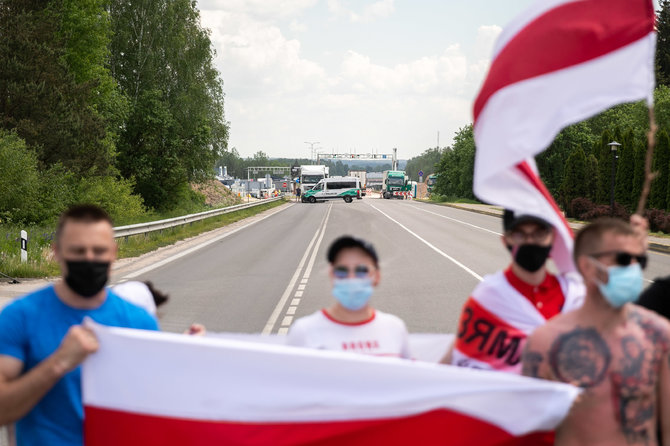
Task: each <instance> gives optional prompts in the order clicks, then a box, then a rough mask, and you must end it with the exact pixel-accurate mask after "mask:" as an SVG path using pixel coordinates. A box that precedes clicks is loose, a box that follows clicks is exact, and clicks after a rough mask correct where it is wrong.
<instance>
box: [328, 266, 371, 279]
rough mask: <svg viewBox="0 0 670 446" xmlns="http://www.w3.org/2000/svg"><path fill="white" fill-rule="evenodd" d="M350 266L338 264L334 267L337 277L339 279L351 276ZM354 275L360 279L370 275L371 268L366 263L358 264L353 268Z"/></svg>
mask: <svg viewBox="0 0 670 446" xmlns="http://www.w3.org/2000/svg"><path fill="white" fill-rule="evenodd" d="M349 272H350V270H349V268H347V267H346V266H336V267H335V268H333V273H334V274H335V277H336V278H338V279H346V278H347V277H349ZM352 272H353V275H354V277H357V278H359V279H361V278H364V277H368V275H369V274H370V268H368V267H367V266H366V265H357V266H356V267H354V269H353V271H352Z"/></svg>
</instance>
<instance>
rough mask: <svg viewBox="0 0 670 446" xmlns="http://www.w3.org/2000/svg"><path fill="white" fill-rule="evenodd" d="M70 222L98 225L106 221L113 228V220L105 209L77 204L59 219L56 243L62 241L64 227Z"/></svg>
mask: <svg viewBox="0 0 670 446" xmlns="http://www.w3.org/2000/svg"><path fill="white" fill-rule="evenodd" d="M68 221H80V222H84V223H98V222H100V221H106V222H108V223H109V224H110V225H112V226H113V223H112V218H111V217H110V216H109V214H108V213H107V212H105V210H104V209H102V208H101V207H100V206H96V205H94V204H77V205H74V206H71V207H70V208H68V209H67V210H66V211H65V212H63V213H62V214H61V215H60V217H59V218H58V226H57V227H56V242H58V240H60V236H61V234H62V233H63V227H65V224H66V223H67V222H68Z"/></svg>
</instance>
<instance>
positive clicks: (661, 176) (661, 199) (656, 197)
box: [649, 130, 670, 209]
mask: <svg viewBox="0 0 670 446" xmlns="http://www.w3.org/2000/svg"><path fill="white" fill-rule="evenodd" d="M657 139H658V142H657V144H656V148H655V149H654V158H653V161H652V170H653V171H654V172H657V174H658V176H657V177H656V178H655V179H654V181H653V182H652V183H651V192H650V193H649V207H650V208H652V209H667V207H668V206H667V203H668V202H667V197H668V178H670V175H669V171H670V138H668V133H667V132H665V131H664V130H661V131H660V132H658V135H657Z"/></svg>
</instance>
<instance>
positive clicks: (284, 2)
mask: <svg viewBox="0 0 670 446" xmlns="http://www.w3.org/2000/svg"><path fill="white" fill-rule="evenodd" d="M317 1H318V0H270V1H268V0H198V7H199V9H200V11H226V12H232V13H242V14H249V15H252V16H256V17H260V18H277V17H284V18H285V17H292V16H295V15H297V14H299V13H301V12H303V11H304V10H306V9H309V8H311V7H312V6H314V5H315V4H316V3H317Z"/></svg>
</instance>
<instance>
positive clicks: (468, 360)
mask: <svg viewBox="0 0 670 446" xmlns="http://www.w3.org/2000/svg"><path fill="white" fill-rule="evenodd" d="M571 276H572V275H570V274H568V275H565V276H556V279H557V280H558V282H559V284H560V286H561V291H562V292H563V296H565V304H564V305H563V308H562V309H561V312H562V313H567V312H569V311H573V310H576V309H577V308H579V307H581V306H582V303H583V301H584V295H585V290H584V283H583V282H582V281H581V280H573V277H571ZM546 322H547V320H546V319H545V317H544V316H543V315H542V313H540V312H539V311H538V310H537V308H535V306H534V305H533V304H532V303H531V302H530V301H529V300H528V298H526V297H525V296H523V295H522V294H521V293H519V291H517V290H516V289H515V288H514V287H513V286H512V285H511V284H510V283H509V282H508V281H507V279H506V278H505V273H504V272H503V271H499V272H497V273H495V274H493V275H491V276H487V277H486V278H485V279H484V280H483V281H481V282H480V283H479V285H477V287H476V288H475V289H474V291H473V292H472V295H471V296H470V297H469V298H468V300H467V301H466V302H465V305H463V311H462V312H461V319H460V321H459V327H458V332H457V333H456V340H455V342H454V349H453V351H452V357H451V363H452V364H454V365H457V366H460V367H470V368H475V369H482V370H499V371H504V372H510V373H517V374H520V373H521V367H522V363H521V353H522V351H523V348H524V345H525V344H526V338H527V337H528V336H530V334H531V333H532V332H533V331H534V330H535V329H536V328H537V327H539V326H541V325H544V324H545V323H546Z"/></svg>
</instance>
